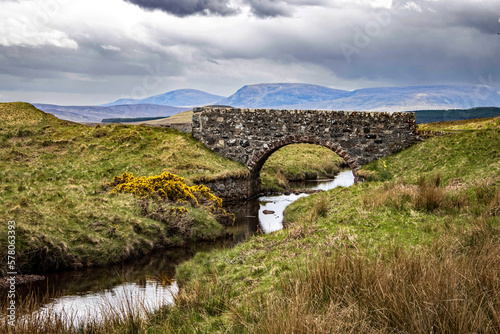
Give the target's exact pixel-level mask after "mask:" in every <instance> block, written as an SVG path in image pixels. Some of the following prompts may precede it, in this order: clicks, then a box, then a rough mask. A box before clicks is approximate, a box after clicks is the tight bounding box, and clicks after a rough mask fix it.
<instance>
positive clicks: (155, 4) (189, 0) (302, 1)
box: [0, 0, 325, 18]
mask: <svg viewBox="0 0 500 334" xmlns="http://www.w3.org/2000/svg"><path fill="white" fill-rule="evenodd" d="M0 1H1V0H0ZM125 1H127V2H130V3H133V4H136V5H138V6H139V7H141V8H144V9H149V10H155V9H157V10H161V11H164V12H167V13H170V14H173V15H176V16H179V17H184V16H190V15H197V14H198V15H221V16H227V15H235V14H238V13H239V12H240V11H241V8H235V7H232V6H229V2H230V1H229V0H125ZM243 3H244V4H246V5H248V6H250V11H251V13H252V14H253V15H255V16H257V17H261V18H271V17H277V16H291V15H292V14H293V12H294V10H295V7H297V6H320V5H324V4H325V0H287V1H286V0H244V1H243Z"/></svg>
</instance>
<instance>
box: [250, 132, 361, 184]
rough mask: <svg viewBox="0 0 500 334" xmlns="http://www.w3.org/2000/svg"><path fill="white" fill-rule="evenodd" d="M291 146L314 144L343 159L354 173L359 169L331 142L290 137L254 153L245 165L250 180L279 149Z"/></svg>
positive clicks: (353, 160)
mask: <svg viewBox="0 0 500 334" xmlns="http://www.w3.org/2000/svg"><path fill="white" fill-rule="evenodd" d="M291 144H316V145H320V146H323V147H326V148H328V149H330V150H332V151H333V152H335V153H336V154H338V155H339V156H340V157H341V158H343V159H344V160H345V162H346V163H347V164H348V165H349V167H350V168H351V169H352V170H353V171H356V169H358V168H359V166H357V165H356V162H355V159H353V158H352V157H350V156H349V153H347V151H346V150H344V149H342V147H341V146H340V145H339V144H337V143H335V142H333V141H331V140H325V139H322V138H318V137H315V136H294V135H291V136H285V137H282V138H280V139H278V140H273V141H271V142H269V143H267V144H265V145H264V146H263V147H262V148H261V149H260V150H259V151H257V152H255V153H254V155H253V156H252V158H251V160H250V161H248V162H247V164H246V165H247V167H248V168H249V169H250V175H251V178H252V179H256V178H259V175H260V170H261V169H262V166H264V163H265V162H266V161H267V159H268V158H269V157H270V156H271V155H272V154H273V153H274V152H276V151H277V150H279V149H280V148H282V147H284V146H287V145H291Z"/></svg>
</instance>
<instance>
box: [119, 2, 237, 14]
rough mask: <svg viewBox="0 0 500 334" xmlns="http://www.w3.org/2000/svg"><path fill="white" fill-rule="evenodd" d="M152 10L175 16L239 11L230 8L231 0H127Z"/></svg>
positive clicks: (235, 12)
mask: <svg viewBox="0 0 500 334" xmlns="http://www.w3.org/2000/svg"><path fill="white" fill-rule="evenodd" d="M125 1H127V2H130V3H133V4H136V5H138V6H139V7H141V8H145V9H150V10H155V9H158V10H161V11H164V12H167V13H170V14H173V15H175V16H180V17H183V16H190V15H196V14H201V15H222V16H225V15H234V14H237V13H238V12H239V11H238V10H237V9H235V8H232V7H230V6H229V0H125Z"/></svg>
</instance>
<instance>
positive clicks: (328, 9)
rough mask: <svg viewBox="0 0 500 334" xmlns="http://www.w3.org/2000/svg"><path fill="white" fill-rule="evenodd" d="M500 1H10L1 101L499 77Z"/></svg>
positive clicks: (0, 48) (1, 58)
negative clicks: (259, 85) (287, 84)
mask: <svg viewBox="0 0 500 334" xmlns="http://www.w3.org/2000/svg"><path fill="white" fill-rule="evenodd" d="M499 32H500V1H499V0H483V1H482V0H415V1H407V0H395V1H391V0H374V1H369V0H353V1H347V0H285V1H281V0H85V1H81V0H0V101H18V100H20V101H28V102H42V103H55V104H75V105H84V104H88V105H92V104H101V103H105V102H110V101H114V100H116V99H118V98H144V97H147V96H151V95H155V94H160V93H164V92H167V91H170V90H174V89H181V88H194V89H200V90H204V91H207V92H209V93H212V94H219V95H225V96H228V95H231V94H232V93H234V92H235V91H236V90H237V89H239V88H240V87H241V86H243V85H246V84H255V83H270V82H303V83H312V84H318V85H324V86H328V87H331V88H337V89H348V90H352V89H357V88H365V87H375V86H408V85H427V84H443V83H469V84H489V85H491V86H496V87H500V66H499V65H500V35H499V34H498V33H499Z"/></svg>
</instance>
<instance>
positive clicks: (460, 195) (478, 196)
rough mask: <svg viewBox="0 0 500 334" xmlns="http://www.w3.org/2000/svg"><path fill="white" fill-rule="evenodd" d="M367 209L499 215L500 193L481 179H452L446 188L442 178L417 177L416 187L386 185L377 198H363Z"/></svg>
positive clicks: (437, 175) (401, 184) (490, 181)
mask: <svg viewBox="0 0 500 334" xmlns="http://www.w3.org/2000/svg"><path fill="white" fill-rule="evenodd" d="M363 204H364V205H365V206H367V207H372V208H375V207H380V206H389V207H394V208H395V209H397V210H404V209H416V210H423V211H427V212H433V211H441V212H447V213H452V212H466V213H472V214H475V213H476V214H481V215H483V216H498V214H499V213H500V191H499V189H498V186H497V184H496V182H495V181H494V180H489V179H483V180H479V181H475V182H472V183H462V182H460V180H458V179H453V180H451V181H450V182H449V184H448V185H447V186H446V187H442V185H441V177H440V175H439V174H436V175H434V176H432V177H430V178H420V180H419V182H418V184H416V185H414V184H407V183H405V182H402V181H394V182H389V183H385V184H384V185H383V186H382V187H381V189H380V191H379V192H378V193H377V196H364V197H363Z"/></svg>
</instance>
